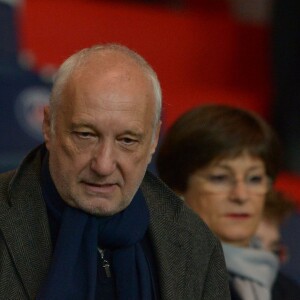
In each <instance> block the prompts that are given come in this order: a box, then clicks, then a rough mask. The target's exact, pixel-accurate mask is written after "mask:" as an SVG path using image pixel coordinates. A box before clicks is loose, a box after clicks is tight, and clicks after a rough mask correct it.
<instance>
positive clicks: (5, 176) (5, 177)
mask: <svg viewBox="0 0 300 300" xmlns="http://www.w3.org/2000/svg"><path fill="white" fill-rule="evenodd" d="M15 173H16V170H12V171H8V172H5V173H1V174H0V202H1V203H3V202H4V201H6V200H7V195H8V192H9V184H10V182H11V180H12V178H13V176H14V175H15Z"/></svg>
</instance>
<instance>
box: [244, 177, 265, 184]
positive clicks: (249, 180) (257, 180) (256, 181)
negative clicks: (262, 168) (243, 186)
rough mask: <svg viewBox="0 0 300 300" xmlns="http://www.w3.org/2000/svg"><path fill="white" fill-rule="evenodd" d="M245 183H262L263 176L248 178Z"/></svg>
mask: <svg viewBox="0 0 300 300" xmlns="http://www.w3.org/2000/svg"><path fill="white" fill-rule="evenodd" d="M247 181H248V182H249V183H252V184H258V183H261V182H262V181H263V176H261V175H253V176H249V177H248V179H247Z"/></svg>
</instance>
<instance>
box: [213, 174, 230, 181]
mask: <svg viewBox="0 0 300 300" xmlns="http://www.w3.org/2000/svg"><path fill="white" fill-rule="evenodd" d="M209 181H211V182H213V183H225V182H229V181H230V176H228V175H225V174H216V175H210V176H209Z"/></svg>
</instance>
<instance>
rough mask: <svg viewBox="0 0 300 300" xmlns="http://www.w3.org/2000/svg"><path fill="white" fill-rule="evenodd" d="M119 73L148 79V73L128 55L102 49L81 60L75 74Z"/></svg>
mask: <svg viewBox="0 0 300 300" xmlns="http://www.w3.org/2000/svg"><path fill="white" fill-rule="evenodd" d="M112 71H119V72H123V73H126V71H127V72H129V71H130V72H135V73H140V76H144V77H146V71H145V70H144V69H143V68H142V67H141V66H140V65H139V63H138V62H137V61H136V60H135V59H134V58H133V57H131V56H130V55H128V54H127V53H123V52H121V51H118V50H111V49H102V50H99V51H94V52H91V53H90V54H89V55H86V56H85V57H83V58H82V59H81V60H79V62H78V64H77V66H76V68H75V70H74V72H73V74H74V75H75V76H76V75H78V74H85V73H86V74H89V73H92V74H96V73H98V74H99V75H100V74H104V73H107V72H112Z"/></svg>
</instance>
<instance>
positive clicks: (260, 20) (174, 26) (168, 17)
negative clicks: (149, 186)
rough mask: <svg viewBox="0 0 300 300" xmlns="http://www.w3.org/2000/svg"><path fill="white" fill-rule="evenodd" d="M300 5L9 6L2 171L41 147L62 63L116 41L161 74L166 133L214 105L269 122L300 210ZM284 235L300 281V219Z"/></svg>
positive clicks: (0, 40)
mask: <svg viewBox="0 0 300 300" xmlns="http://www.w3.org/2000/svg"><path fill="white" fill-rule="evenodd" d="M298 6H299V5H298V4H297V0H110V1H109V0H23V1H22V0H0V97H1V101H0V122H1V123H0V128H1V129H0V130H1V139H0V171H6V170H9V169H11V168H14V167H16V166H17V164H18V163H19V162H20V161H21V160H22V158H23V157H24V156H25V155H26V154H27V153H28V151H29V150H30V149H32V148H33V147H35V146H37V145H38V144H40V143H41V142H42V135H41V122H42V119H43V106H44V105H45V104H46V103H47V102H48V99H49V93H50V89H51V85H52V78H53V75H54V73H55V70H56V69H57V67H58V66H59V65H60V63H61V62H62V61H63V60H64V59H65V58H66V57H68V56H69V55H71V54H73V53H74V52H76V51H78V50H79V49H81V48H84V47H89V46H91V45H93V44H98V43H107V42H114V43H121V44H124V45H126V46H128V47H129V48H131V49H133V50H136V51H137V52H138V53H140V54H141V55H142V56H143V57H145V58H146V60H147V61H148V62H149V63H150V64H151V65H152V66H153V68H154V69H155V70H156V72H157V74H158V77H159V79H160V81H161V84H162V89H163V97H164V107H163V121H164V128H163V130H164V129H166V128H168V126H170V124H172V122H174V120H175V119H176V118H177V117H178V116H179V115H180V114H182V113H183V112H185V111H186V110H188V109H190V108H192V107H194V106H197V105H199V104H205V103H224V104H230V105H234V106H238V107H241V108H245V109H250V110H253V111H255V112H257V113H259V114H260V115H261V116H262V117H263V118H265V119H266V120H267V121H268V122H269V123H270V124H271V125H272V126H273V127H274V128H275V129H276V130H277V132H278V134H279V136H280V138H281V141H282V144H283V147H284V165H283V170H282V172H281V174H280V176H279V179H278V181H277V182H276V187H277V189H279V190H281V191H283V192H284V193H286V194H287V195H288V196H289V197H290V198H291V199H293V201H295V203H296V204H297V205H298V207H300V155H299V154H300V78H299V77H300V13H299V11H300V9H299V8H298ZM162 134H163V133H162ZM153 170H154V171H155V167H154V166H153ZM296 228H299V230H298V232H297V230H295V229H296ZM282 230H283V239H284V242H285V243H287V244H288V245H289V251H290V254H291V255H290V256H291V259H290V260H289V261H288V262H287V263H286V265H285V266H284V267H283V269H284V271H285V272H287V273H289V274H291V275H292V276H293V277H294V278H295V279H296V280H297V281H298V282H300V259H299V256H300V254H299V253H300V250H299V244H300V243H299V239H300V233H299V231H300V218H299V214H296V215H295V216H293V217H292V218H290V220H289V221H288V222H287V223H286V224H284V226H283V229H282Z"/></svg>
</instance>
